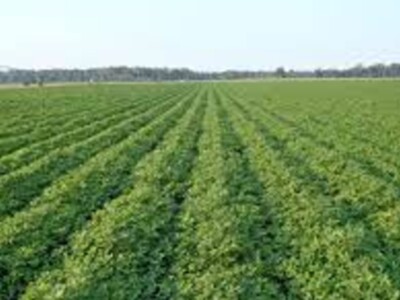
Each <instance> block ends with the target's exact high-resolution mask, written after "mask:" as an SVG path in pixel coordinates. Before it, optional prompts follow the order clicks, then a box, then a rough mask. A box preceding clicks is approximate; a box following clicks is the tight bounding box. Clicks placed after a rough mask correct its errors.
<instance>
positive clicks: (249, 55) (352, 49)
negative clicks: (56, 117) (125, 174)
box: [0, 0, 400, 70]
mask: <svg viewBox="0 0 400 300" xmlns="http://www.w3.org/2000/svg"><path fill="white" fill-rule="evenodd" d="M378 61H381V62H394V61H397V62H400V0H142V1H137V0H112V1H110V0H107V1H105V0H12V1H11V0H0V65H8V66H13V67H18V68H53V67H68V68H73V67H79V68H87V67H96V66H109V65H129V66H137V65H140V66H161V67H190V68H194V69H199V70H222V69H274V68H276V67H278V66H281V65H282V66H285V67H287V68H296V69H305V68H315V67H347V66H351V65H353V64H356V63H358V62H362V63H366V64H369V63H373V62H378Z"/></svg>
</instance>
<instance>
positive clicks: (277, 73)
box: [275, 67, 287, 78]
mask: <svg viewBox="0 0 400 300" xmlns="http://www.w3.org/2000/svg"><path fill="white" fill-rule="evenodd" d="M275 76H277V77H280V78H285V77H287V74H286V71H285V69H284V68H283V67H279V68H277V69H276V71H275Z"/></svg>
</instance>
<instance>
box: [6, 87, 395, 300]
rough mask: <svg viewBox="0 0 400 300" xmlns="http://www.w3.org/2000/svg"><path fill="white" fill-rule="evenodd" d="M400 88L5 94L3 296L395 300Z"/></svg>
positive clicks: (61, 90) (55, 89)
mask: <svg viewBox="0 0 400 300" xmlns="http://www.w3.org/2000/svg"><path fill="white" fill-rule="evenodd" d="M399 154H400V85H399V83H398V82H397V81H379V80H376V81H350V80H343V81H271V82H242V83H241V82H235V83H176V84H136V85H90V86H83V85H82V86H65V87H47V88H26V89H3V90H1V91H0V300H3V299H4V300H12V299H37V300H42V299H77V300H78V299H399V298H400V162H399V160H398V157H399Z"/></svg>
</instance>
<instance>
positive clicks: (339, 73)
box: [0, 64, 400, 85]
mask: <svg viewBox="0 0 400 300" xmlns="http://www.w3.org/2000/svg"><path fill="white" fill-rule="evenodd" d="M268 77H280V78H302V77H315V78H351V77H366V78H369V77H371V78H380V77H400V64H389V65H385V64H375V65H371V66H362V65H357V66H355V67H353V68H349V69H343V70H339V69H317V70H312V71H299V70H285V68H283V67H280V68H278V69H276V70H275V71H235V70H229V71H224V72H199V71H193V70H190V69H187V68H181V69H171V68H145V67H133V68H131V67H107V68H93V69H85V70H84V69H50V70H21V69H9V70H3V71H1V70H0V83H3V84H4V83H5V84H7V83H22V84H25V85H30V84H39V85H41V84H44V83H47V82H49V83H51V82H109V81H118V82H120V81H122V82H124V81H186V80H234V79H261V78H268Z"/></svg>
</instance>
